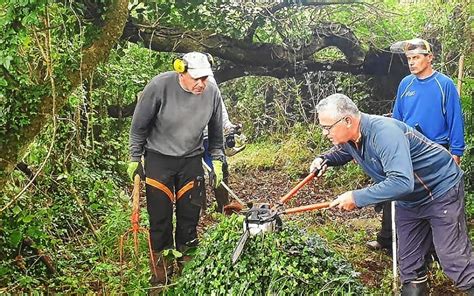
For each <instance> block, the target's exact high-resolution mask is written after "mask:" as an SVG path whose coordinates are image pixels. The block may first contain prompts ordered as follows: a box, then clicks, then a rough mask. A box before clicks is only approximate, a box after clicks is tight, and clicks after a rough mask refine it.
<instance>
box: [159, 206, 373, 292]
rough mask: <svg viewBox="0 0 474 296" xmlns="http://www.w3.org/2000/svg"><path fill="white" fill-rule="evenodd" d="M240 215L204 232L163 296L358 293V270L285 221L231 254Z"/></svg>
mask: <svg viewBox="0 0 474 296" xmlns="http://www.w3.org/2000/svg"><path fill="white" fill-rule="evenodd" d="M242 222H243V216H237V215H233V216H231V217H230V218H227V217H226V218H225V219H222V220H221V221H220V223H219V224H217V225H216V226H215V227H214V228H212V229H211V230H209V231H208V232H207V233H206V235H205V236H204V238H203V240H202V241H201V243H200V245H199V247H198V248H197V250H196V252H195V254H194V258H193V260H192V261H191V262H190V263H188V265H186V267H185V269H184V270H183V273H182V276H181V277H180V278H179V279H178V282H177V283H176V286H173V287H171V288H170V290H168V291H167V292H166V293H167V295H189V293H193V294H197V295H274V294H278V295H362V294H364V291H365V288H364V287H363V286H362V285H361V284H360V282H359V281H358V274H357V273H355V272H354V271H353V269H352V268H351V266H350V265H349V264H348V263H347V262H345V261H344V260H343V259H341V257H340V256H338V255H337V254H336V253H334V252H333V251H331V250H329V249H328V248H327V246H326V244H325V243H324V241H323V240H322V239H321V238H320V237H319V236H317V235H315V234H311V233H308V232H306V231H304V230H302V229H299V228H298V227H297V226H296V225H295V224H292V223H285V224H284V227H283V230H282V231H279V232H273V233H265V234H263V235H257V236H255V237H250V238H249V239H248V240H247V244H246V246H245V248H244V250H243V253H242V255H241V257H240V259H239V260H238V261H237V263H236V264H235V265H232V262H231V257H232V252H233V250H234V247H235V245H236V244H237V241H238V240H239V237H240V235H241V233H242Z"/></svg>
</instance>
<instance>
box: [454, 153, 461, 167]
mask: <svg viewBox="0 0 474 296" xmlns="http://www.w3.org/2000/svg"><path fill="white" fill-rule="evenodd" d="M453 159H454V161H455V162H456V163H457V164H458V165H461V156H458V155H453Z"/></svg>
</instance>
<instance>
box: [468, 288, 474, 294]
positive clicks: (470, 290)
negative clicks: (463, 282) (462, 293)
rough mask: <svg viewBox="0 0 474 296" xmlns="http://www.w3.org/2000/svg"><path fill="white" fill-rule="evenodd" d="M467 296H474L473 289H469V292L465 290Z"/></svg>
mask: <svg viewBox="0 0 474 296" xmlns="http://www.w3.org/2000/svg"><path fill="white" fill-rule="evenodd" d="M466 294H467V296H474V287H471V288H470V289H469V290H466Z"/></svg>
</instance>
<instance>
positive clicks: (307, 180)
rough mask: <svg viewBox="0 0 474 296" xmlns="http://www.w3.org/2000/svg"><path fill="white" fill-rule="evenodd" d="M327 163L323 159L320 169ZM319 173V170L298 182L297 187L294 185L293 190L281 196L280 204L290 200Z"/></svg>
mask: <svg viewBox="0 0 474 296" xmlns="http://www.w3.org/2000/svg"><path fill="white" fill-rule="evenodd" d="M326 163H327V159H325V160H324V161H323V162H322V163H321V168H322V167H323V166H324V165H325V164H326ZM318 173H319V170H315V171H313V172H311V173H310V174H309V175H308V176H306V178H304V179H303V181H301V182H299V183H298V185H296V186H295V187H294V188H293V189H291V190H290V192H288V193H287V194H286V195H285V196H283V197H282V198H280V202H279V203H280V204H283V203H284V202H286V201H287V200H288V199H290V198H291V197H293V196H294V195H295V194H296V192H298V190H300V189H301V187H303V186H304V185H305V184H306V183H308V182H309V181H311V180H313V179H314V177H316V175H317V174H318Z"/></svg>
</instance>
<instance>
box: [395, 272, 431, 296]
mask: <svg viewBox="0 0 474 296" xmlns="http://www.w3.org/2000/svg"><path fill="white" fill-rule="evenodd" d="M427 280H428V278H427V277H426V276H424V277H423V278H421V279H419V280H416V281H413V282H409V283H406V284H403V286H402V292H401V294H400V295H401V296H425V295H428V281H427Z"/></svg>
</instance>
